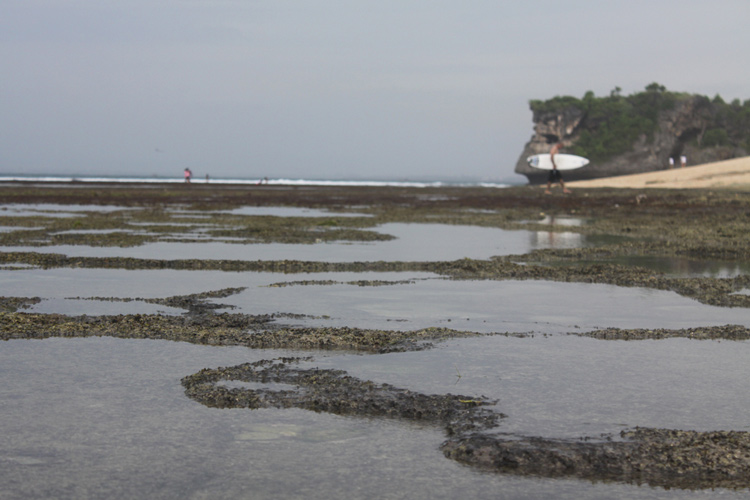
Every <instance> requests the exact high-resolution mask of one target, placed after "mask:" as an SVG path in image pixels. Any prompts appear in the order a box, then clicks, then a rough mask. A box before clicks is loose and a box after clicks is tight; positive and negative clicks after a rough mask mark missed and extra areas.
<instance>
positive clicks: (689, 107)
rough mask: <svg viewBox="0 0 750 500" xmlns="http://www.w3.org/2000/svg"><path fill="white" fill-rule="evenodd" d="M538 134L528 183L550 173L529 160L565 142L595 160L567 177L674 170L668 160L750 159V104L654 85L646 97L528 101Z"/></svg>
mask: <svg viewBox="0 0 750 500" xmlns="http://www.w3.org/2000/svg"><path fill="white" fill-rule="evenodd" d="M530 107H531V110H532V112H533V121H534V135H533V136H532V137H531V140H530V141H529V142H528V143H527V144H526V146H525V147H524V150H523V152H522V153H521V155H520V157H519V159H518V161H517V163H516V168H515V172H516V173H518V174H521V175H525V176H526V177H527V178H528V180H529V182H530V183H531V184H539V183H544V182H546V180H547V172H545V171H543V170H538V169H535V168H532V167H530V166H529V165H528V164H527V162H526V158H527V157H528V156H530V155H534V154H541V153H548V152H549V150H550V147H551V146H552V144H554V143H556V142H562V143H563V144H564V146H565V148H564V150H563V152H564V153H571V154H577V155H580V156H585V157H587V158H589V159H590V160H591V163H590V164H589V165H587V166H585V167H582V168H580V169H577V170H572V171H567V172H565V179H566V180H581V179H594V178H601V177H612V176H618V175H628V174H637V173H643V172H651V171H655V170H664V169H667V168H670V161H669V160H670V158H673V159H674V161H675V165H676V167H679V165H680V157H681V156H685V157H687V163H688V165H697V164H702V163H708V162H713V161H720V160H726V159H729V158H736V157H742V156H747V154H748V150H750V139H749V138H750V100H749V101H745V102H744V103H742V104H741V103H740V102H739V101H738V100H735V101H733V102H731V103H725V102H724V101H723V100H722V99H721V97H719V96H716V97H715V98H713V100H712V99H709V98H708V97H705V96H700V95H692V94H684V93H675V92H669V91H667V90H666V89H665V88H664V87H663V86H660V85H658V84H651V85H649V86H648V87H646V90H645V91H644V92H639V93H636V94H633V95H630V96H621V95H620V94H619V89H615V90H614V91H612V93H611V94H610V95H609V96H607V97H594V95H593V93H592V92H588V93H587V94H586V95H585V96H584V97H583V98H582V99H578V98H575V97H569V96H563V97H555V98H553V99H550V100H547V101H537V100H533V101H531V102H530Z"/></svg>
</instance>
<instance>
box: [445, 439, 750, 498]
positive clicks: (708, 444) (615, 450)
mask: <svg viewBox="0 0 750 500" xmlns="http://www.w3.org/2000/svg"><path fill="white" fill-rule="evenodd" d="M620 437H621V438H623V439H624V440H622V441H612V440H607V439H604V440H602V441H600V442H587V441H573V440H559V439H544V438H521V439H503V438H498V437H495V436H487V435H481V434H475V435H472V436H466V437H463V438H458V439H452V440H449V441H447V442H446V443H444V444H443V446H442V450H443V453H445V455H446V456H447V457H449V458H452V459H454V460H457V461H459V462H462V463H465V464H469V465H473V466H476V467H480V468H484V469H490V470H493V471H497V472H505V473H512V474H517V475H534V476H540V477H568V478H577V479H586V480H590V481H621V482H627V483H636V484H641V483H646V484H649V485H651V486H660V487H664V488H681V489H707V488H737V489H739V488H743V489H744V488H748V487H750V433H747V432H734V431H728V432H726V431H716V432H696V431H682V430H674V429H648V428H635V429H632V430H627V431H623V432H622V433H621V436H620Z"/></svg>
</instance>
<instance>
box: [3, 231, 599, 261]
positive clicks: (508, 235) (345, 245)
mask: <svg viewBox="0 0 750 500" xmlns="http://www.w3.org/2000/svg"><path fill="white" fill-rule="evenodd" d="M374 230H376V231H378V232H381V233H384V234H390V235H392V236H395V237H396V239H394V240H390V241H378V242H332V243H317V244H310V245H299V244H283V243H268V244H236V243H226V242H216V241H213V242H209V241H207V242H200V243H174V242H158V243H147V244H144V245H141V246H138V247H128V248H119V247H89V246H83V245H59V246H47V247H44V248H43V250H42V251H44V252H45V253H61V254H65V255H72V256H79V257H132V258H141V259H240V260H284V259H288V260H306V261H318V262H358V261H359V262H366V261H441V260H458V259H463V258H471V259H487V258H489V257H492V256H495V255H518V254H525V253H528V252H530V251H532V250H535V249H543V248H560V247H561V245H562V246H563V247H575V246H582V245H596V244H600V243H601V242H600V241H599V240H598V239H596V238H593V239H592V238H591V237H587V236H582V235H579V234H577V233H551V234H552V235H550V233H547V232H535V231H510V230H504V229H498V228H488V227H478V226H453V225H446V224H401V223H392V224H383V225H381V226H377V227H376V228H374ZM6 249H7V250H6V251H25V252H30V251H40V249H39V248H35V247H6Z"/></svg>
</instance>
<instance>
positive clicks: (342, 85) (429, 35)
mask: <svg viewBox="0 0 750 500" xmlns="http://www.w3.org/2000/svg"><path fill="white" fill-rule="evenodd" d="M748 21H750V1H748V0H713V1H711V2H708V1H705V0H648V1H645V0H623V1H618V0H611V1H607V2H603V1H600V0H590V1H589V0H578V1H575V0H573V1H571V0H566V1H560V0H525V1H515V0H514V1H502V0H494V1H490V0H486V1H485V0H455V1H453V0H377V1H376V0H372V1H352V0H318V1H307V0H299V1H287V0H257V1H256V0H106V1H105V0H0V68H1V70H2V76H0V173H6V174H7V173H26V174H38V173H53V174H107V175H124V174H129V175H148V176H150V175H159V176H171V175H176V176H180V175H181V172H182V169H184V168H185V167H190V168H191V169H192V170H193V173H194V174H195V175H197V176H203V175H205V174H206V173H208V174H211V175H212V176H214V177H263V176H269V177H296V178H315V179H320V178H356V179H382V178H392V179H424V178H430V179H432V178H446V177H458V176H466V177H471V178H479V179H484V180H500V179H507V178H509V177H513V175H514V174H513V168H514V166H515V162H516V160H517V159H518V157H519V155H520V154H521V152H522V150H523V147H524V144H525V143H526V142H527V141H528V140H529V139H530V137H531V135H532V133H533V129H532V121H531V112H530V111H529V107H528V101H529V100H530V99H549V98H552V97H554V96H556V95H573V96H576V97H582V96H583V95H584V93H585V92H586V91H588V90H592V91H594V93H595V94H596V95H597V96H602V95H608V94H609V92H610V91H611V90H612V89H613V88H615V87H616V86H619V87H621V88H622V90H623V93H625V94H629V93H632V92H635V91H640V90H642V89H643V88H644V87H645V86H646V85H648V84H649V83H651V82H658V83H660V84H662V85H665V86H666V87H667V88H668V89H669V90H675V91H687V92H691V93H698V94H703V95H708V96H711V97H713V96H714V95H716V94H720V95H721V96H722V97H723V98H724V99H725V100H727V101H730V100H732V99H735V98H739V99H741V100H743V101H744V100H746V99H750V85H749V83H750V65H749V64H747V57H748V52H749V49H750V28H748ZM521 179H523V178H521Z"/></svg>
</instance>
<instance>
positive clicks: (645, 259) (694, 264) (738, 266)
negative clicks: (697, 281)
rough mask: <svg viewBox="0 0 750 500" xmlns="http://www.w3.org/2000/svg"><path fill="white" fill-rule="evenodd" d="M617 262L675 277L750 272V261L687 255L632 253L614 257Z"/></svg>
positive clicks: (723, 275) (711, 276)
mask: <svg viewBox="0 0 750 500" xmlns="http://www.w3.org/2000/svg"><path fill="white" fill-rule="evenodd" d="M612 261H613V262H615V263H617V264H622V265H626V266H640V267H645V268H647V269H653V270H655V271H659V272H662V273H665V274H667V275H670V276H675V277H709V278H733V277H735V276H739V275H742V274H750V262H721V261H714V260H698V259H690V258H687V257H649V256H640V255H631V256H626V257H619V258H616V259H612Z"/></svg>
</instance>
